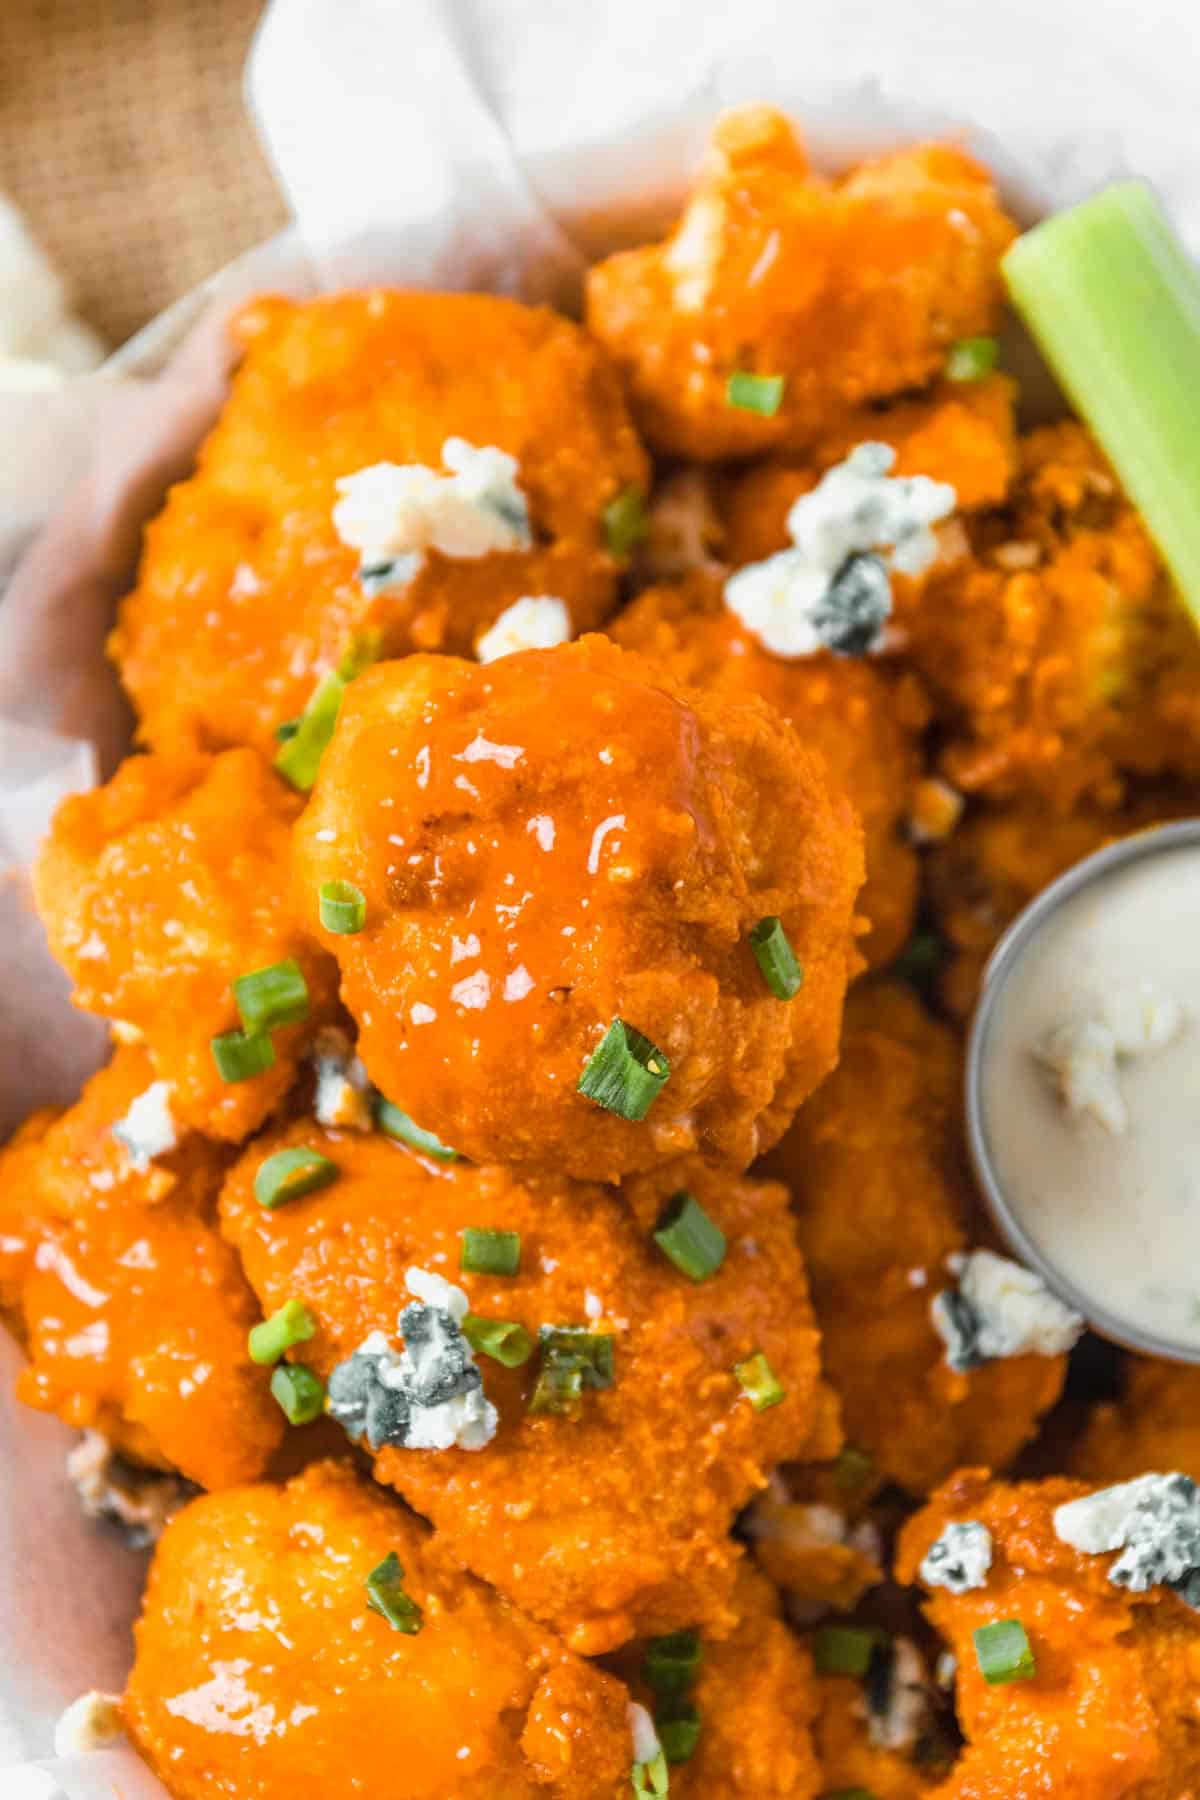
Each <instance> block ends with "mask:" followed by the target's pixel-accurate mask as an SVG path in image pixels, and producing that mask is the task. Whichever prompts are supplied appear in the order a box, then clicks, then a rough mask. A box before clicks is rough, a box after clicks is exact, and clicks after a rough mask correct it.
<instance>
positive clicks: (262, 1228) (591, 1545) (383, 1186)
mask: <svg viewBox="0 0 1200 1800" xmlns="http://www.w3.org/2000/svg"><path fill="white" fill-rule="evenodd" d="M296 1143H305V1144H310V1145H315V1146H318V1147H320V1148H321V1149H322V1150H323V1152H324V1153H325V1154H327V1155H328V1156H329V1157H331V1158H332V1160H333V1161H334V1162H335V1163H337V1165H338V1168H339V1171H340V1173H339V1177H338V1180H337V1181H336V1182H335V1183H334V1185H333V1186H331V1187H327V1188H325V1189H323V1190H322V1191H321V1192H320V1193H317V1194H313V1195H312V1196H310V1197H309V1198H306V1199H301V1200H296V1201H294V1202H292V1203H290V1204H289V1205H287V1206H285V1207H282V1208H280V1209H279V1210H277V1211H275V1212H270V1213H267V1212H264V1211H263V1209H262V1207H260V1206H259V1205H258V1203H257V1202H256V1200H255V1199H254V1196H253V1191H252V1184H253V1179H254V1172H255V1170H256V1168H257V1167H258V1165H259V1163H260V1162H261V1160H262V1158H263V1157H264V1156H266V1155H268V1154H270V1153H271V1152H272V1151H273V1150H275V1149H277V1148H278V1147H279V1146H280V1145H281V1144H296ZM686 1179H687V1180H688V1181H689V1183H690V1184H691V1185H693V1186H695V1187H696V1190H697V1192H698V1197H699V1198H700V1200H701V1204H702V1205H703V1206H704V1207H705V1208H706V1210H707V1211H708V1212H709V1213H710V1215H711V1216H712V1217H713V1218H714V1219H715V1220H716V1221H717V1223H718V1224H719V1225H720V1227H721V1228H722V1230H723V1231H724V1232H725V1235H726V1237H727V1239H728V1246H729V1247H728V1251H727V1254H726V1257H725V1261H724V1263H723V1265H722V1266H721V1268H720V1269H719V1270H718V1272H717V1273H716V1274H715V1275H714V1276H713V1277H712V1278H711V1279H710V1280H708V1281H705V1282H702V1283H699V1284H697V1283H694V1282H692V1281H691V1280H689V1279H688V1278H687V1277H686V1276H685V1275H683V1274H681V1273H680V1272H679V1270H678V1269H676V1268H675V1267H674V1265H673V1264H671V1263H670V1262H668V1260H667V1259H666V1257H665V1256H664V1255H663V1254H662V1252H661V1251H660V1250H659V1249H658V1248H657V1247H656V1246H655V1245H654V1244H653V1243H652V1242H651V1241H650V1240H649V1237H648V1234H647V1232H646V1231H645V1230H643V1229H641V1228H640V1227H639V1226H638V1224H637V1223H636V1222H635V1220H634V1218H633V1217H632V1215H631V1214H630V1212H629V1211H628V1209H627V1208H626V1207H625V1205H624V1203H623V1202H622V1201H621V1199H620V1198H619V1196H617V1195H615V1194H613V1193H611V1192H607V1191H606V1190H604V1189H602V1188H600V1187H595V1186H585V1185H583V1184H581V1183H576V1182H567V1181H563V1180H561V1179H558V1180H555V1179H549V1178H546V1179H542V1180H540V1181H530V1182H526V1183H518V1182H517V1181H516V1180H515V1179H514V1178H513V1176H512V1175H510V1174H508V1173H506V1172H505V1171H504V1170H501V1169H495V1168H490V1169H476V1168H472V1167H469V1166H467V1165H465V1164H462V1163H457V1164H452V1165H449V1166H447V1165H432V1164H428V1165H427V1164H426V1163H425V1162H423V1161H422V1160H420V1159H419V1158H417V1157H415V1156H413V1155H411V1154H410V1153H409V1152H407V1151H405V1150H403V1149H401V1148H400V1147H398V1146H397V1145H395V1144H393V1143H391V1142H389V1141H388V1140H387V1139H386V1138H383V1137H381V1136H379V1135H374V1136H371V1137H361V1136H353V1135H352V1134H334V1133H322V1131H321V1130H320V1128H319V1127H316V1126H312V1125H306V1124H304V1123H301V1122H298V1123H296V1124H295V1125H293V1126H291V1127H290V1128H289V1129H288V1130H287V1131H286V1132H284V1133H282V1134H272V1135H271V1136H269V1137H267V1138H264V1139H261V1140H260V1141H259V1142H258V1143H257V1144H255V1145H254V1146H252V1147H251V1148H250V1149H249V1150H247V1152H246V1153H245V1155H244V1156H243V1158H242V1160H241V1161H240V1162H239V1163H238V1165H237V1166H236V1167H235V1168H234V1170H233V1172H232V1173H231V1175H230V1176H229V1179H228V1181H227V1183H226V1186H225V1189H224V1192H223V1195H222V1200H221V1213H222V1220H223V1227H224V1230H225V1231H226V1233H227V1235H228V1236H229V1238H230V1240H231V1241H232V1242H233V1243H234V1244H235V1245H236V1246H237V1248H238V1250H239V1252H240V1254H241V1256H242V1259H243V1263H244V1266H245V1269H246V1273H247V1275H248V1277H249V1279H250V1282H251V1285H252V1286H253V1287H254V1289H255V1291H256V1292H257V1293H258V1295H259V1297H260V1300H261V1302H262V1306H263V1310H264V1312H269V1311H271V1310H273V1309H274V1308H275V1307H276V1306H278V1305H280V1304H281V1303H282V1301H283V1300H285V1299H287V1298H289V1297H292V1296H295V1297H297V1298H300V1299H302V1300H304V1302H305V1303H306V1304H307V1305H308V1306H309V1307H310V1308H311V1309H312V1311H313V1313H314V1314H315V1316H316V1318H317V1320H318V1323H319V1327H320V1329H319V1331H318V1334H317V1336H316V1337H315V1338H314V1339H313V1340H312V1341H311V1343H308V1344H306V1345H305V1346H304V1350H303V1353H302V1354H303V1356H304V1359H305V1360H306V1361H308V1362H310V1363H312V1364H313V1366H314V1367H316V1368H317V1369H319V1370H320V1371H321V1372H322V1374H327V1373H328V1371H329V1369H330V1368H331V1367H332V1366H333V1365H334V1364H335V1363H337V1362H340V1361H341V1360H343V1359H344V1358H345V1357H347V1356H349V1355H350V1354H351V1353H352V1352H353V1351H354V1350H355V1349H357V1347H358V1346H359V1345H360V1344H361V1343H362V1342H363V1340H364V1339H365V1338H366V1337H367V1336H368V1335H369V1333H370V1332H372V1331H375V1330H381V1331H383V1332H385V1333H387V1334H388V1336H389V1337H391V1338H392V1339H393V1340H395V1338H396V1333H397V1320H398V1317H399V1314H400V1312H401V1310H402V1308H403V1307H404V1306H405V1305H406V1304H407V1302H408V1300H409V1299H410V1298H411V1296H410V1295H409V1293H408V1291H407V1289H406V1287H405V1281H404V1277H405V1271H406V1270H407V1269H408V1268H409V1267H410V1266H413V1265H415V1266H417V1267H419V1268H423V1269H427V1270H429V1271H431V1272H433V1273H436V1274H440V1275H444V1276H446V1277H447V1278H448V1279H449V1280H451V1281H454V1282H459V1283H460V1284H461V1286H462V1287H463V1289H464V1290H465V1292H466V1293H467V1296H468V1298H469V1300H470V1304H471V1309H472V1311H474V1312H476V1313H478V1314H481V1315H483V1316H485V1317H488V1318H498V1319H508V1320H516V1321H517V1322H519V1323H520V1324H522V1325H524V1326H525V1327H526V1329H527V1330H528V1331H529V1332H530V1333H531V1334H532V1335H533V1336H534V1337H535V1338H536V1336H537V1332H538V1328H539V1326H541V1325H543V1324H551V1325H553V1324H576V1325H590V1328H592V1329H594V1330H596V1331H608V1332H612V1333H613V1334H614V1352H613V1354H614V1363H615V1380H614V1383H613V1385H612V1386H611V1387H609V1388H607V1389H604V1390H601V1391H594V1390H593V1391H589V1392H587V1393H586V1394H585V1395H584V1397H583V1403H582V1407H581V1409H580V1412H579V1416H578V1417H569V1416H562V1415H555V1414H542V1415H534V1414H531V1413H530V1412H529V1410H528V1401H529V1397H530V1393H531V1391H532V1389H533V1386H534V1382H535V1379H536V1374H537V1367H538V1364H537V1359H536V1357H535V1358H534V1359H533V1360H531V1361H530V1362H529V1363H527V1364H526V1365H525V1367H524V1368H518V1369H506V1368H503V1367H502V1366H501V1365H500V1364H499V1363H498V1362H496V1361H494V1360H492V1359H490V1358H487V1357H481V1358H480V1368H481V1370H482V1372H483V1377H484V1386H485V1389H486V1392H487V1395H488V1397H489V1398H490V1399H491V1400H492V1402H493V1403H494V1405H495V1406H496V1407H497V1408H498V1409H499V1413H500V1425H499V1430H498V1433H497V1435H496V1437H495V1438H494V1439H493V1440H492V1442H491V1443H490V1444H488V1445H487V1446H486V1447H485V1448H484V1449H482V1450H478V1451H467V1450H458V1449H454V1450H448V1451H442V1452H436V1453H435V1452H431V1451H424V1450H408V1449H405V1448H385V1449H384V1450H383V1451H382V1452H381V1453H380V1455H379V1456H378V1458H377V1459H376V1472H377V1474H378V1476H379V1478H380V1480H382V1481H385V1482H388V1483H391V1484H392V1485H394V1486H395V1487H397V1488H398V1489H399V1490H400V1492H401V1493H402V1494H403V1495H404V1497H405V1498H406V1499H407V1500H408V1501H409V1502H410V1503H411V1504H412V1505H413V1506H414V1507H416V1508H417V1510H418V1511H419V1512H421V1513H423V1514H425V1515H426V1516H427V1517H429V1518H431V1519H432V1520H433V1521H434V1523H435V1525H436V1526H437V1527H438V1529H439V1531H440V1532H441V1533H442V1535H443V1536H444V1538H445V1539H446V1542H447V1543H448V1544H449V1545H450V1546H451V1547H452V1548H453V1550H454V1552H455V1553H456V1554H457V1555H458V1556H459V1557H461V1559H462V1561H463V1562H464V1563H465V1564H466V1565H467V1566H468V1567H470V1568H472V1569H474V1570H475V1571H476V1573H477V1574H480V1575H482V1576H484V1577H485V1579H487V1580H488V1581H491V1582H493V1583H494V1584H495V1585H496V1586H497V1587H499V1588H500V1589H501V1591H503V1592H505V1593H508V1594H509V1595H510V1596H511V1597H512V1598H513V1599H514V1600H515V1601H517V1602H518V1603H519V1604H520V1605H522V1606H523V1607H524V1608H525V1609H526V1610H527V1611H529V1612H530V1613H532V1614H533V1615H534V1616H535V1617H537V1618H542V1619H545V1620H546V1621H547V1622H548V1623H550V1624H552V1625H554V1626H556V1627H557V1628H558V1629H560V1630H561V1631H562V1632H563V1633H564V1635H565V1636H566V1638H567V1640H568V1642H569V1643H571V1644H572V1646H573V1647H574V1648H576V1649H579V1650H580V1651H582V1652H584V1653H585V1654H589V1655H591V1654H598V1653H599V1652H601V1651H603V1650H607V1649H610V1648H612V1647H613V1646H614V1645H617V1644H620V1643H621V1642H623V1641H624V1640H625V1639H626V1638H629V1637H631V1636H633V1635H634V1633H635V1632H638V1631H643V1632H647V1633H650V1634H653V1633H657V1632H664V1631H670V1630H675V1629H677V1628H678V1627H681V1626H686V1625H692V1624H695V1623H697V1622H700V1621H704V1622H706V1623H709V1624H711V1625H712V1626H714V1627H715V1628H716V1629H718V1630H723V1629H728V1628H729V1626H730V1624H731V1623H732V1616H731V1614H730V1612H729V1599H728V1596H729V1588H730V1583H731V1581H732V1578H733V1572H734V1568H735V1565H736V1562H737V1559H738V1547H737V1546H736V1545H735V1544H734V1542H733V1541H732V1540H731V1539H730V1538H729V1537H728V1535H727V1534H728V1531H729V1528H730V1526H731V1524H732V1522H733V1517H734V1514H735V1513H736V1511H737V1510H738V1508H739V1507H740V1506H742V1505H743V1504H744V1503H745V1501H746V1500H748V1499H749V1497H750V1496H751V1494H752V1493H753V1492H754V1491H755V1490H756V1489H757V1488H758V1487H761V1485H762V1484H763V1482H764V1480H765V1478H766V1477H765V1470H766V1469H767V1468H769V1467H770V1466H772V1465H773V1464H774V1463H776V1462H778V1461H779V1460H780V1459H781V1457H784V1456H788V1455H792V1456H795V1455H798V1454H800V1452H801V1450H802V1448H803V1446H804V1444H805V1441H806V1439H807V1437H808V1435H809V1433H810V1431H811V1429H812V1427H813V1423H814V1415H815V1411H816V1388H817V1338H816V1332H815V1330H814V1328H813V1324H812V1317H811V1312H810V1310H809V1304H808V1297H807V1290H806V1285H805V1279H804V1271H803V1266H802V1264H801V1262H800V1258H799V1256H798V1254H797V1251H796V1247H795V1239H794V1236H793V1230H792V1225H791V1221H790V1218H789V1215H788V1209H787V1202H786V1196H785V1195H784V1193H783V1191H782V1190H781V1189H780V1188H778V1187H775V1186H773V1185H770V1184H767V1183H758V1182H751V1181H747V1180H738V1179H736V1178H730V1177H718V1176H716V1175H705V1173H704V1172H703V1171H700V1170H696V1171H689V1172H688V1173H687V1176H686ZM472 1226H474V1227H483V1228H488V1229H497V1230H506V1231H518V1232H519V1233H520V1234H521V1268H520V1272H519V1274H517V1275H516V1276H512V1277H501V1276H491V1277H489V1276H483V1275H460V1273H459V1260H460V1254H461V1234H462V1232H463V1231H464V1229H466V1228H467V1227H472ZM756 1350H761V1351H763V1352H764V1353H765V1355H766V1356H767V1358H768V1360H769V1362H770V1365H771V1368H772V1369H773V1371H774V1373H775V1375H776V1377H777V1378H778V1380H779V1382H780V1384H781V1385H782V1386H783V1388H784V1389H785V1390H786V1398H785V1399H784V1400H783V1401H782V1402H781V1403H780V1404H779V1405H777V1406H774V1407H772V1408H770V1409H769V1410H768V1411H765V1412H761V1413H758V1412H755V1411H754V1409H753V1407H752V1406H751V1405H750V1402H749V1401H748V1400H747V1398H746V1397H745V1395H744V1394H743V1392H742V1390H741V1388H740V1387H739V1385H738V1382H737V1380H736V1379H735V1377H734V1373H733V1370H734V1365H735V1363H737V1362H739V1361H741V1360H742V1359H743V1358H745V1357H747V1356H750V1355H751V1354H753V1352H754V1351H756Z"/></svg>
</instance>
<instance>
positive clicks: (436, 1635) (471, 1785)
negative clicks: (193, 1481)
mask: <svg viewBox="0 0 1200 1800" xmlns="http://www.w3.org/2000/svg"><path fill="white" fill-rule="evenodd" d="M389 1558H394V1559H395V1563H394V1564H392V1563H389V1560H388V1559H389ZM373 1574H374V1575H375V1576H376V1580H377V1582H378V1581H379V1578H380V1576H381V1575H382V1577H383V1581H382V1586H383V1589H384V1592H383V1596H382V1597H383V1601H384V1604H385V1605H388V1604H390V1605H391V1607H392V1610H393V1616H394V1617H395V1618H396V1619H397V1621H398V1622H397V1623H396V1624H393V1623H392V1621H391V1619H389V1618H388V1617H387V1616H385V1615H384V1614H381V1613H380V1612H379V1611H378V1610H375V1609H373V1607H372V1605H371V1603H370V1599H369V1593H368V1587H367V1583H368V1579H369V1578H370V1577H371V1576H372V1575H373ZM389 1577H390V1579H389ZM374 1591H375V1592H376V1593H378V1592H379V1588H378V1587H376V1588H375V1590H374ZM136 1644H137V1655H136V1660H135V1662H134V1667H133V1672H132V1674H131V1675H130V1677H129V1683H128V1686H127V1688H126V1692H125V1698H124V1702H123V1708H122V1710H123V1714H124V1718H125V1722H126V1724H127V1727H128V1729H129V1732H130V1734H131V1735H132V1737H133V1740H134V1743H135V1744H136V1745H137V1747H138V1749H139V1750H140V1752H141V1754H142V1755H143V1757H144V1758H145V1759H146V1761H147V1762H148V1763H149V1764H150V1766H151V1768H153V1769H154V1770H155V1771H156V1773H157V1774H158V1775H159V1776H160V1777H161V1778H162V1781H163V1782H164V1784H165V1785H166V1787H167V1789H168V1790H169V1792H170V1793H171V1794H172V1795H173V1796H174V1800H201V1797H203V1800H214V1797H215V1796H220V1797H223V1800H279V1797H280V1796H282V1795H285V1794H292V1793H295V1794H301V1793H311V1794H314V1795H323V1796H330V1797H332V1796H333V1795H335V1794H350V1793H353V1794H355V1795H359V1796H361V1800H393V1796H395V1795H396V1794H397V1793H399V1792H403V1794H404V1795H405V1800H449V1797H450V1796H453V1800H624V1796H626V1795H627V1794H628V1793H629V1779H630V1769H631V1766H632V1760H633V1758H632V1738H631V1732H630V1726H629V1717H628V1707H629V1698H628V1694H627V1693H626V1691H625V1689H624V1688H623V1687H622V1686H621V1684H620V1683H619V1682H618V1681H616V1680H615V1679H614V1678H613V1677H612V1676H611V1675H607V1674H605V1673H603V1672H602V1671H601V1670H599V1669H596V1668H592V1667H589V1666H588V1665H587V1664H586V1663H583V1662H581V1661H580V1660H579V1658H578V1657H575V1656H572V1655H571V1654H570V1653H569V1652H568V1651H566V1650H565V1649H564V1648H563V1646H562V1645H561V1644H560V1643H558V1642H556V1640H555V1639H554V1638H553V1637H551V1636H549V1635H548V1634H547V1633H546V1632H545V1631H544V1630H542V1629H541V1628H540V1627H539V1626H536V1625H534V1624H533V1623H532V1622H531V1621H530V1620H529V1619H528V1618H526V1617H525V1616H524V1615H523V1614H522V1613H521V1612H519V1611H518V1610H517V1609H516V1608H515V1607H513V1606H510V1605H509V1604H508V1602H507V1601H505V1600H503V1599H501V1598H500V1597H499V1596H498V1595H496V1594H493V1593H491V1592H489V1590H488V1589H487V1588H485V1587H484V1586H483V1585H482V1583H480V1582H478V1581H475V1580H473V1579H472V1577H471V1576H469V1575H464V1574H463V1573H462V1572H461V1570H460V1569H459V1568H458V1567H457V1566H456V1564H455V1563H454V1562H453V1560H452V1559H451V1558H450V1557H449V1556H448V1555H447V1553H446V1550H445V1547H444V1545H443V1544H442V1543H441V1542H440V1540H439V1539H438V1538H436V1537H434V1536H432V1535H431V1534H430V1532H429V1530H428V1528H427V1527H426V1526H425V1525H424V1524H423V1523H422V1522H421V1521H420V1520H418V1519H415V1518H414V1517H413V1515H412V1514H411V1513H410V1512H408V1511H407V1510H406V1509H405V1508H404V1507H403V1506H401V1505H399V1504H398V1503H397V1502H396V1501H395V1500H393V1499H391V1498H390V1497H389V1496H387V1495H385V1494H383V1493H382V1492H380V1490H378V1489H377V1488H373V1487H372V1486H371V1484H370V1483H369V1482H367V1481H365V1480H364V1479H363V1478H362V1477H360V1476H358V1475H356V1474H354V1473H353V1472H352V1471H351V1470H349V1469H348V1468H344V1467H341V1466H338V1465H335V1464H333V1463H317V1464H315V1465H313V1466H312V1467H311V1468H309V1469H307V1470H306V1471H305V1472H304V1473H303V1474H302V1475H300V1476H298V1477H297V1478H296V1479H295V1480H293V1481H291V1482H289V1483H288V1485H287V1486H286V1487H270V1486H265V1485H263V1486H258V1487H245V1488H239V1489H237V1490H235V1491H234V1492H232V1493H229V1494H222V1495H213V1496H209V1497H206V1498H204V1499H200V1500H195V1501H193V1502H192V1504H191V1505H190V1506H188V1507H187V1508H185V1510H184V1511H183V1512H182V1513H180V1514H179V1515H178V1516H177V1517H176V1518H175V1519H174V1520H173V1522H172V1523H171V1524H170V1525H169V1526H168V1528H167V1531H166V1533H165V1534H164V1536H163V1539H162V1542H161V1543H160V1545H159V1547H158V1551H157V1553H156V1555H155V1558H154V1563H153V1566H152V1568H151V1571H150V1580H149V1585H148V1587H147V1589H146V1598H145V1602H144V1605H143V1610H142V1617H141V1620H140V1622H139V1623H138V1626H137V1628H136Z"/></svg>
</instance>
